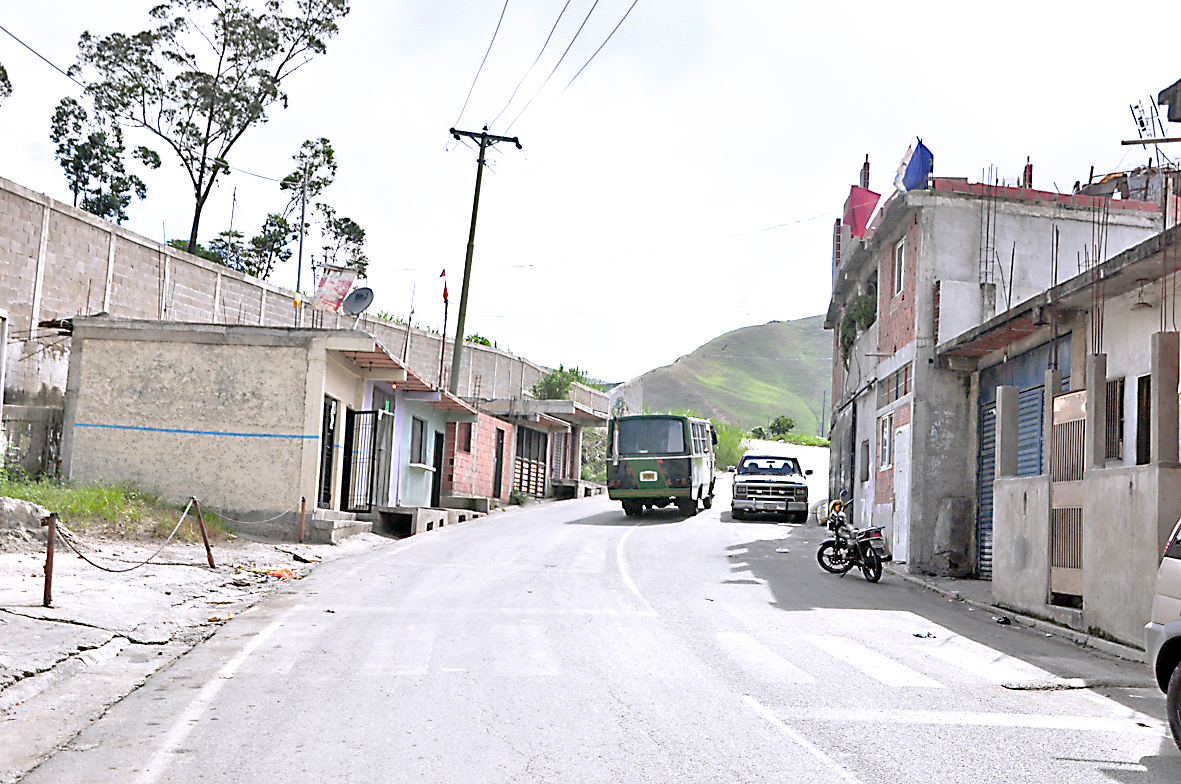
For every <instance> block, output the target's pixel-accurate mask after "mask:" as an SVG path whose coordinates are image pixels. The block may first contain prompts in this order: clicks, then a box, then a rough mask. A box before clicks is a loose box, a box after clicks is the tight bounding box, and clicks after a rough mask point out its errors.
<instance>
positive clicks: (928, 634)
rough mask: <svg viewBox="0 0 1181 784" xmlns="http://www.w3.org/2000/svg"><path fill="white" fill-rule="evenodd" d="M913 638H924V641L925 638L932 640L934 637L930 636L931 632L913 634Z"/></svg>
mask: <svg viewBox="0 0 1181 784" xmlns="http://www.w3.org/2000/svg"><path fill="white" fill-rule="evenodd" d="M914 636H915V637H921V638H924V639H926V638H931V639H934V637H935V635H934V634H931V632H915V633H914Z"/></svg>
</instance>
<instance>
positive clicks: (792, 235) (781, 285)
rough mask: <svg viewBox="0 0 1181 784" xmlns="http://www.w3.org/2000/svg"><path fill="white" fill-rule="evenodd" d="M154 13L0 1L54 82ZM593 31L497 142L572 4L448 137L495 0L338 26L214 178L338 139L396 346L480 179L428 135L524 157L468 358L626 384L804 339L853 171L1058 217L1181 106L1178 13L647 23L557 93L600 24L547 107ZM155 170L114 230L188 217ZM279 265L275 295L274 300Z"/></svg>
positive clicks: (551, 1) (240, 190)
mask: <svg viewBox="0 0 1181 784" xmlns="http://www.w3.org/2000/svg"><path fill="white" fill-rule="evenodd" d="M154 3H155V0H148V1H147V2H139V1H138V0H117V2H108V3H95V2H93V0H87V1H86V2H81V1H75V0H46V2H41V3H28V2H16V0H0V24H2V25H3V26H4V27H6V28H8V29H9V30H10V31H11V32H12V33H14V34H16V35H17V36H19V37H20V38H21V39H23V40H24V41H25V42H26V43H27V44H29V45H30V46H32V47H33V48H34V49H36V50H38V51H39V52H40V53H41V54H43V55H44V56H45V57H47V58H48V59H49V60H51V61H53V62H54V63H56V64H58V65H60V66H61V67H63V68H65V67H67V66H69V65H70V64H71V63H72V62H73V61H74V59H75V56H76V53H77V41H78V36H79V35H80V34H81V33H82V32H83V31H84V30H90V31H91V32H92V33H94V34H108V33H111V32H115V31H122V32H126V33H134V32H138V31H140V30H142V29H145V28H146V27H147V26H148V24H147V23H148V18H147V10H148V9H149V8H150V7H151V6H152V5H153V4H154ZM594 3H595V0H570V2H569V7H568V8H567V9H566V11H565V15H564V16H563V17H562V19H561V22H560V23H559V25H558V26H557V29H556V31H555V32H554V36H553V40H551V42H550V44H549V47H548V48H547V49H546V51H545V53H544V55H543V56H542V58H541V61H540V62H539V63H538V65H537V67H536V68H534V69H533V71H532V73H531V74H530V75H529V78H528V79H526V81H525V82H524V85H523V86H522V87H521V89H520V91H519V92H518V94H517V97H516V98H515V99H514V101H513V102H512V104H511V105H509V107H508V110H507V111H505V112H504V113H503V114H501V110H502V108H503V107H504V106H505V104H506V102H508V100H509V96H510V95H511V94H512V92H513V89H514V88H515V87H516V85H517V83H518V82H519V81H520V80H521V78H522V76H524V74H525V73H526V71H527V69H528V68H529V65H530V63H532V62H533V60H534V58H536V57H537V54H538V52H539V51H540V50H541V47H542V43H543V41H544V40H545V37H546V35H547V34H548V33H549V31H550V29H551V27H552V26H553V24H554V21H555V19H557V18H558V14H559V12H560V11H561V10H562V8H563V6H564V5H565V4H566V0H531V2H526V0H509V3H508V7H507V12H506V13H505V15H504V20H503V24H502V25H501V27H500V32H499V35H498V37H497V38H496V41H495V44H494V45H493V47H492V49H491V53H490V55H489V57H488V60H487V64H486V65H485V66H484V69H483V72H482V73H481V74H480V76H479V79H478V80H477V82H476V84H475V89H474V90H473V92H472V94H471V100H470V103H469V104H468V106H467V108H466V110H464V112H463V115H462V117H460V116H459V115H460V108H461V107H462V106H463V103H464V99H465V96H466V95H467V93H468V89H469V87H471V84H472V79H473V77H474V76H475V74H476V70H477V68H478V67H479V65H480V61H481V59H482V58H483V57H484V53H485V51H486V50H487V49H488V43H489V40H490V39H491V37H492V34H493V30H494V29H495V28H496V25H497V20H498V18H499V17H500V14H501V10H502V8H504V2H503V0H417V2H406V1H402V2H388V1H387V2H363V0H356V1H355V2H354V3H353V10H352V13H351V14H349V16H348V17H346V18H345V19H344V20H343V21H342V22H341V32H340V35H339V36H338V37H336V38H335V39H333V40H332V41H330V42H329V45H328V53H327V55H326V56H324V57H322V58H318V59H317V60H315V61H313V62H312V63H311V64H309V65H307V66H306V67H305V68H303V69H302V70H301V71H299V72H298V73H297V74H296V76H295V77H294V78H293V79H292V80H291V81H290V82H289V83H288V85H287V91H288V93H289V95H290V107H289V108H288V109H286V110H283V109H280V108H275V109H273V110H272V111H271V113H270V120H269V122H268V123H267V124H266V125H263V126H261V127H258V128H256V129H255V130H253V131H250V132H248V134H247V135H246V136H244V137H243V140H242V141H241V142H240V143H239V145H238V146H237V147H236V148H235V151H234V153H233V154H232V155H231V156H230V163H231V165H233V166H235V167H237V168H239V169H244V170H247V171H250V172H255V173H258V174H262V175H266V176H269V177H274V178H279V177H282V176H284V175H286V174H287V173H289V172H290V171H291V170H292V169H293V168H294V166H293V163H292V160H291V156H292V155H293V154H294V153H295V151H296V149H297V148H298V146H299V144H300V142H302V141H303V140H304V139H308V138H315V137H320V136H326V137H328V138H329V139H331V140H332V142H333V144H334V146H335V148H336V151H337V154H338V159H339V162H340V171H339V175H338V178H337V182H336V184H335V185H334V186H332V188H331V189H329V190H328V191H327V192H326V193H325V194H324V198H325V200H326V201H328V202H329V203H331V204H332V205H333V206H335V207H336V209H337V210H338V213H339V214H341V215H347V216H349V217H352V218H353V219H355V220H356V221H357V222H358V223H360V225H361V226H362V227H364V228H365V229H366V231H367V232H368V243H367V252H368V255H369V257H370V259H371V264H370V278H369V285H370V286H371V287H372V288H373V289H374V290H375V291H376V294H377V301H376V304H375V305H374V309H375V310H383V311H387V312H390V313H397V314H400V315H405V314H406V313H407V311H408V310H409V309H410V305H411V296H412V291H413V292H414V294H413V296H414V309H415V319H416V321H421V322H422V324H423V325H424V326H426V325H430V326H433V327H435V328H437V327H438V326H439V325H440V323H441V322H442V317H443V313H442V299H441V287H440V285H439V283H440V281H439V280H438V275H439V272H440V271H441V270H442V269H443V268H446V269H447V272H448V279H449V280H450V282H451V285H450V288H451V292H452V304H453V307H452V310H451V324H450V325H449V328H450V329H453V328H454V321H455V316H456V311H457V309H458V308H457V307H456V306H457V304H458V294H459V286H460V280H461V278H462V272H463V260H464V253H465V249H466V243H467V232H468V223H469V220H470V218H471V200H472V189H473V186H474V181H475V169H476V165H475V154H474V152H473V151H472V150H471V149H468V148H465V147H463V146H458V145H457V144H456V143H455V142H454V141H453V140H452V139H451V138H450V136H449V135H448V133H447V129H448V128H449V127H451V126H452V125H456V124H457V118H458V124H457V127H459V128H461V129H465V130H473V131H478V130H479V129H480V127H481V126H482V125H483V124H485V123H488V124H489V125H490V126H491V131H492V132H493V133H500V134H506V135H509V136H512V135H519V136H520V139H521V143H522V144H523V145H524V149H523V150H517V149H515V148H514V147H512V146H511V145H501V147H500V148H498V149H497V150H496V151H495V152H494V153H493V154H492V155H491V156H490V161H491V167H490V176H485V178H484V186H483V193H482V196H481V202H480V216H479V226H478V231H477V237H476V254H475V265H474V273H473V281H472V292H471V295H470V297H471V299H470V306H469V316H468V329H467V331H468V332H469V333H470V332H478V333H480V334H481V335H484V336H485V337H488V338H490V339H492V340H495V341H496V342H497V343H498V344H499V345H500V347H502V348H506V349H509V350H511V351H513V352H515V353H517V354H521V355H523V356H525V357H528V358H529V359H532V360H534V361H537V362H540V363H543V364H547V365H551V366H556V365H558V364H559V363H562V364H565V365H566V366H571V365H577V366H579V367H581V368H583V369H584V370H586V371H588V372H589V373H590V374H591V375H592V376H594V377H598V378H603V379H607V380H616V381H619V380H625V379H627V378H630V377H632V376H635V375H637V374H639V373H642V372H644V371H646V370H649V369H651V368H653V367H657V366H660V365H664V364H668V363H670V362H672V361H673V360H675V359H676V358H677V357H678V356H680V355H681V354H684V353H687V352H689V351H692V350H693V349H694V348H695V347H696V346H698V345H700V344H701V343H704V342H705V341H707V340H709V339H710V338H712V337H714V336H716V335H719V334H721V333H723V332H726V331H729V330H732V329H736V328H739V327H743V326H748V325H751V324H761V323H765V322H767V321H771V320H788V319H796V318H802V317H805V316H810V315H814V314H817V313H821V312H823V310H824V309H825V307H826V305H827V302H828V295H829V288H830V278H829V262H830V258H831V242H832V224H833V220H834V218H836V217H839V213H840V209H841V206H842V204H843V202H844V199H845V196H846V195H847V193H848V187H849V185H850V184H853V183H855V182H856V179H857V174H858V171H859V169H860V166H861V162H862V161H863V160H864V158H865V155H866V154H869V156H870V161H871V165H872V175H871V183H870V184H871V187H873V189H874V190H877V191H879V192H880V193H882V194H883V196H886V195H888V194H889V193H890V192H891V190H892V184H891V183H892V181H893V177H894V170H895V169H896V167H897V166H898V161H899V159H900V157H901V156H902V154H903V153H904V152H905V150H906V148H907V145H908V144H910V143H911V142H912V141H913V139H914V138H915V136H921V137H922V138H923V141H924V142H925V143H926V144H927V146H928V147H929V148H930V149H931V150H932V152H933V153H934V155H935V170H936V172H937V173H939V174H943V175H950V176H968V177H970V178H971V179H972V180H973V181H976V180H979V179H980V178H981V172H982V170H984V169H985V168H986V167H988V166H989V165H996V166H998V167H999V169H1000V172H1001V174H1002V175H1003V176H1005V177H1007V178H1009V179H1013V178H1015V177H1017V176H1018V175H1019V174H1020V171H1021V167H1022V166H1023V165H1024V163H1025V158H1026V156H1027V155H1028V156H1030V157H1031V159H1032V161H1033V164H1034V184H1035V186H1037V187H1041V188H1045V189H1048V190H1052V189H1054V188H1055V187H1057V188H1059V189H1061V190H1069V189H1070V188H1071V186H1072V185H1073V184H1074V181H1075V180H1078V179H1082V180H1085V179H1086V177H1087V173H1088V170H1089V168H1090V167H1091V166H1092V165H1093V166H1095V170H1096V172H1107V171H1115V170H1119V169H1126V168H1130V167H1132V166H1133V165H1136V164H1140V163H1143V162H1145V161H1146V160H1147V158H1148V153H1146V152H1142V151H1141V148H1138V147H1121V146H1120V144H1119V141H1120V140H1121V139H1126V138H1132V137H1133V136H1134V135H1135V129H1134V126H1133V124H1132V119H1131V115H1130V113H1129V110H1128V105H1129V103H1133V102H1136V101H1140V100H1143V101H1145V103H1146V104H1147V103H1148V100H1149V96H1153V97H1154V96H1155V95H1156V93H1157V92H1158V91H1159V90H1161V89H1162V88H1164V87H1166V86H1168V85H1169V84H1172V83H1173V82H1174V81H1176V80H1177V79H1178V78H1179V77H1181V61H1179V60H1178V59H1177V58H1176V56H1175V51H1174V50H1175V47H1169V46H1166V45H1163V44H1161V43H1159V42H1153V41H1152V40H1151V38H1150V36H1147V35H1146V31H1151V30H1154V29H1171V27H1172V26H1173V24H1174V23H1175V22H1176V21H1177V20H1178V18H1179V12H1178V10H1177V8H1178V7H1177V5H1176V3H1175V2H1161V3H1153V2H1147V3H1140V4H1137V5H1136V6H1135V7H1134V8H1131V9H1129V8H1128V7H1123V6H1120V5H1119V4H1111V3H1104V4H1079V3H1029V2H1021V3H1004V2H1001V3H989V4H977V5H975V6H971V7H968V6H965V5H964V4H959V3H947V2H938V3H906V4H891V3H884V2H871V3H856V2H849V3H843V4H840V5H839V6H834V5H831V4H823V3H806V4H805V3H791V2H787V3H785V2H770V1H765V0H747V1H743V0H730V1H729V2H725V3H722V2H705V0H639V2H638V3H637V4H636V6H635V8H634V10H633V11H632V12H631V14H630V16H628V17H627V19H626V21H625V22H624V23H623V25H622V26H621V27H620V28H619V30H618V32H616V33H615V35H614V37H613V38H612V39H611V40H610V42H609V43H607V45H606V46H605V47H604V48H603V49H602V50H601V51H600V52H599V54H598V55H597V57H595V59H594V61H593V62H592V63H591V64H590V65H589V67H587V68H586V70H585V71H583V72H582V74H581V75H580V76H579V77H578V78H577V79H576V80H575V81H573V83H572V84H571V79H572V78H573V77H574V74H575V73H576V72H577V71H578V69H579V68H581V67H582V66H583V65H584V64H585V63H586V62H587V60H588V59H589V58H590V57H591V54H592V53H593V52H594V51H595V49H596V48H597V47H599V46H600V45H601V44H602V43H603V41H604V40H605V39H606V38H607V36H608V34H609V33H610V31H611V29H612V28H613V27H614V26H615V25H616V24H617V23H618V22H619V20H620V19H621V18H622V17H623V15H624V13H625V12H626V11H627V9H628V7H629V6H630V5H631V3H632V0H598V3H597V5H596V6H595V9H594V12H593V13H592V14H591V16H590V17H589V20H587V21H586V25H585V28H584V29H583V30H582V32H581V34H580V35H579V36H578V38H577V40H576V41H575V42H574V44H573V46H572V47H571V48H570V50H569V53H568V54H567V55H566V57H565V59H564V61H563V62H562V63H561V65H560V66H559V67H558V69H557V71H556V72H555V73H554V75H553V77H552V78H551V79H550V80H549V82H548V84H546V85H545V87H544V88H543V89H541V90H540V92H538V88H539V87H540V86H541V83H542V81H543V80H544V79H545V78H546V76H547V75H548V74H549V73H550V72H551V71H552V70H553V68H554V65H555V63H556V62H557V61H558V58H559V57H560V56H561V54H562V52H563V51H564V50H565V49H566V47H567V45H568V44H569V43H570V41H571V39H572V38H573V37H574V34H575V31H576V30H577V29H578V26H579V24H581V23H582V22H583V20H584V18H586V15H587V12H588V10H590V8H591V6H592V5H593V4H594ZM1090 8H1094V9H1096V10H1088V9H1090ZM0 63H3V65H4V66H5V67H6V68H7V70H8V74H9V77H10V79H11V81H12V83H13V87H14V93H13V95H12V97H11V98H9V99H8V101H6V102H5V103H4V104H3V106H0V150H3V153H2V158H0V161H2V163H0V176H4V177H6V178H8V179H11V180H14V181H16V182H18V183H20V184H22V185H25V186H27V187H29V188H32V189H34V190H37V191H41V192H44V193H47V194H49V195H50V196H53V197H54V198H57V199H61V200H63V201H69V200H70V194H69V191H68V190H67V185H66V181H65V178H64V177H63V175H62V172H61V169H60V168H59V166H58V164H57V163H56V161H55V160H54V157H53V153H54V148H53V145H52V144H51V143H50V141H49V122H50V117H51V115H52V113H53V109H54V107H55V105H56V104H57V102H58V101H59V100H60V99H61V98H62V97H63V96H65V95H74V96H78V95H79V94H80V92H81V91H80V89H79V88H77V87H76V86H75V85H74V84H72V83H71V82H70V81H68V80H67V79H65V78H64V77H63V76H61V75H60V74H58V73H56V72H55V71H54V70H52V69H51V68H50V67H49V66H47V65H45V64H44V63H43V62H41V61H40V60H38V59H37V58H36V57H34V56H33V55H32V54H30V53H29V52H28V51H27V50H26V49H24V48H22V47H21V46H20V45H19V44H17V43H16V42H15V41H13V40H12V39H11V38H9V37H8V36H5V35H3V34H2V33H0ZM568 84H569V85H570V86H569V87H567V85H568ZM534 95H536V98H535V100H533V102H532V104H531V105H530V106H529V107H528V109H527V110H525V111H524V113H523V114H521V115H520V118H519V119H518V120H516V122H515V124H514V125H513V126H512V128H511V130H509V129H508V125H509V123H510V122H511V121H512V120H513V118H514V117H516V116H517V115H518V113H519V112H520V110H521V109H522V108H524V106H525V102H526V101H528V100H529V99H530V98H531V97H533V96H534ZM498 115H499V119H498V120H496V121H495V122H493V120H494V118H496V117H497V116H498ZM1166 128H1167V129H1168V131H1169V134H1170V135H1172V136H1178V135H1181V127H1179V126H1171V127H1170V126H1169V125H1168V124H1166ZM128 141H129V142H130V144H129V145H128V146H129V147H130V146H133V145H134V144H139V143H145V142H149V141H150V140H148V139H147V138H139V137H134V136H131V137H129V139H128ZM1174 146H1176V147H1179V148H1181V145H1174ZM157 149H159V151H160V152H161V154H162V155H163V156H164V166H163V167H162V168H161V169H160V170H159V171H157V172H144V171H142V170H139V167H138V164H135V163H130V164H129V169H133V170H137V173H139V174H140V175H141V176H142V177H143V179H144V180H145V181H146V182H147V183H148V185H149V193H148V198H147V200H146V201H144V202H136V203H133V204H132V206H131V207H130V208H129V210H128V212H129V214H130V220H129V221H128V222H127V223H126V226H127V227H128V228H130V229H132V230H133V231H137V232H139V233H141V234H144V235H147V236H149V237H152V238H155V239H160V238H162V237H163V235H164V233H165V231H166V232H167V236H168V238H170V239H171V238H177V237H183V238H187V237H188V234H189V226H190V222H191V216H192V201H191V191H190V190H189V187H188V183H187V180H186V179H184V178H183V175H182V174H181V171H180V168H179V166H178V165H177V163H176V160H175V159H170V158H168V156H167V154H166V153H165V151H164V150H163V149H162V148H160V147H159V145H157ZM1176 153H1177V154H1178V155H1181V149H1178V150H1176ZM220 182H221V184H220V186H219V187H218V188H217V190H216V192H215V194H214V196H213V197H212V199H211V200H210V202H209V204H208V205H207V207H206V210H205V214H204V216H203V219H202V224H201V240H202V242H208V240H209V239H211V238H212V237H214V236H216V233H217V232H218V231H221V230H224V229H226V228H227V227H228V226H229V222H230V207H231V194H232V193H233V192H234V189H235V188H236V189H237V206H236V210H235V214H234V219H233V220H234V228H236V229H239V230H242V231H244V232H246V233H247V235H248V236H249V235H250V233H253V232H254V231H256V230H257V228H258V226H259V225H260V224H261V222H262V219H263V217H264V216H265V215H266V213H267V212H271V211H277V210H279V209H280V208H281V207H282V205H283V204H284V202H285V199H284V198H283V197H282V196H281V195H280V193H279V191H278V187H277V185H276V184H275V183H273V182H268V181H266V180H262V179H257V178H254V177H251V176H248V175H246V174H241V173H234V174H232V176H229V177H226V178H223V179H222V180H221V181H220ZM306 263H307V262H306V259H305V264H306ZM295 266H296V265H295V261H294V259H293V260H292V261H291V262H289V263H287V264H285V265H283V266H282V267H281V268H279V269H278V270H277V271H276V272H275V274H274V275H273V277H272V280H273V281H274V282H276V283H278V284H280V285H284V286H288V287H294V284H295ZM304 281H305V285H304V288H305V290H306V289H308V288H309V285H308V283H307V281H308V272H307V268H306V267H305V271H304Z"/></svg>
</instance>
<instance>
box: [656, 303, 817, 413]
mask: <svg viewBox="0 0 1181 784" xmlns="http://www.w3.org/2000/svg"><path fill="white" fill-rule="evenodd" d="M823 323H824V317H823V316H811V317H809V318H804V319H798V320H796V321H772V322H769V323H767V324H762V325H759V326H755V327H743V328H742V329H736V330H734V331H733V332H727V333H726V334H724V335H720V336H719V337H716V338H714V339H713V340H711V341H709V342H708V343H706V344H705V345H703V346H701V347H699V348H698V349H697V350H696V351H694V352H693V353H692V354H686V355H685V356H683V357H681V358H680V359H678V360H677V361H676V362H674V363H672V364H671V365H666V366H665V367H661V368H656V369H655V370H650V371H648V372H647V373H645V374H644V375H643V377H642V379H643V392H644V407H645V408H646V409H648V410H651V411H670V410H678V409H685V408H688V409H693V410H695V411H699V412H701V413H702V414H704V415H706V416H708V417H711V418H717V419H723V420H726V421H728V422H734V423H737V424H740V425H743V426H745V427H753V426H755V425H762V426H764V427H766V426H767V423H768V422H769V421H770V420H772V419H774V418H775V417H777V416H779V415H780V414H787V415H788V416H789V417H791V418H792V419H794V420H795V422H796V429H795V432H797V433H804V434H806V435H817V434H818V433H819V431H820V407H821V405H822V396H823V394H824V392H825V391H827V390H829V389H830V388H831V385H832V371H831V367H830V366H831V362H832V333H831V332H826V331H825V330H824V328H823V326H822V325H823Z"/></svg>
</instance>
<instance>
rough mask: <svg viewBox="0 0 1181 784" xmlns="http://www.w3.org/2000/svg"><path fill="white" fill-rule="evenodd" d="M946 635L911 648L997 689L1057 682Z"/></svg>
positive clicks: (1029, 666)
mask: <svg viewBox="0 0 1181 784" xmlns="http://www.w3.org/2000/svg"><path fill="white" fill-rule="evenodd" d="M944 634H946V635H947V636H942V635H940V636H939V637H937V638H936V639H934V640H930V641H929V642H930V643H931V644H927V643H926V642H924V643H923V644H921V645H912V646H910V647H911V648H912V649H916V650H921V651H922V652H923V653H926V654H929V655H931V656H934V657H935V658H936V659H939V660H941V661H945V662H947V663H948V664H952V665H955V666H956V667H959V668H961V669H964V670H967V671H968V672H970V673H972V674H974V675H978V676H980V677H981V678H984V679H985V680H987V681H989V682H990V683H994V684H997V685H1001V684H1005V683H1032V682H1038V681H1048V680H1054V676H1053V675H1052V674H1051V673H1049V672H1047V671H1045V670H1043V669H1042V668H1040V667H1036V666H1034V665H1032V664H1029V663H1027V662H1023V661H1021V660H1020V659H1016V658H1013V657H1012V656H1007V655H1005V654H1003V653H1001V652H1000V651H997V650H994V649H992V648H989V647H988V646H987V645H981V644H980V643H978V642H975V641H973V640H969V639H967V638H965V637H961V636H959V635H958V634H954V633H951V632H946V631H945V632H944Z"/></svg>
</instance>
